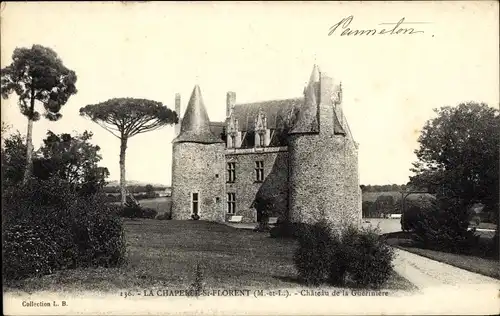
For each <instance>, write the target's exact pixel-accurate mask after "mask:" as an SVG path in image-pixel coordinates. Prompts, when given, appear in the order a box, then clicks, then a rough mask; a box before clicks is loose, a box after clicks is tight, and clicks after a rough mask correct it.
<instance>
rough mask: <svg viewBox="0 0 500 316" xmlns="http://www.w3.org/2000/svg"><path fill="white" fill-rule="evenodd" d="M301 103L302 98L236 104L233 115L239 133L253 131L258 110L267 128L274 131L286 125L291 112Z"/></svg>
mask: <svg viewBox="0 0 500 316" xmlns="http://www.w3.org/2000/svg"><path fill="white" fill-rule="evenodd" d="M303 103H304V98H293V99H284V100H271V101H261V102H254V103H244V104H236V105H235V106H234V109H233V115H234V116H235V118H236V119H238V122H239V128H240V130H241V131H245V132H246V131H253V130H254V129H255V126H254V125H255V119H256V118H257V116H258V114H259V110H260V109H262V111H263V112H264V113H265V115H266V117H267V128H269V129H276V128H277V127H280V126H281V125H282V124H283V123H288V120H289V118H290V114H291V112H292V111H293V110H294V109H298V108H300V107H302V104H303Z"/></svg>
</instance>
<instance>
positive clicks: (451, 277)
mask: <svg viewBox="0 0 500 316" xmlns="http://www.w3.org/2000/svg"><path fill="white" fill-rule="evenodd" d="M395 250H396V259H395V260H394V268H395V270H396V272H398V273H399V274H400V275H401V276H403V277H405V278H406V279H407V280H408V281H410V282H412V283H413V284H415V285H416V286H417V287H418V288H419V289H422V290H424V289H428V288H432V287H438V286H439V287H440V286H443V285H445V286H459V287H464V286H467V287H471V286H475V285H496V286H498V288H499V289H500V280H496V279H493V278H490V277H487V276H484V275H480V274H477V273H473V272H470V271H466V270H463V269H460V268H457V267H454V266H451V265H449V264H445V263H442V262H438V261H435V260H431V259H428V258H425V257H422V256H419V255H416V254H413V253H410V252H407V251H404V250H401V249H395Z"/></svg>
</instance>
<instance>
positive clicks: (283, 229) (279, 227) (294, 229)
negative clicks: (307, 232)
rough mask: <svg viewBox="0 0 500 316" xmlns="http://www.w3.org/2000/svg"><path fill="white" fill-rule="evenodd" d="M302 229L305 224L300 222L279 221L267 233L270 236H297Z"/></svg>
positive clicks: (304, 227) (305, 226) (305, 227)
mask: <svg viewBox="0 0 500 316" xmlns="http://www.w3.org/2000/svg"><path fill="white" fill-rule="evenodd" d="M304 229H307V225H305V224H302V223H291V222H287V221H279V222H277V223H276V225H275V226H274V227H272V228H271V229H270V231H269V235H270V236H271V238H298V237H299V236H300V234H301V231H303V230H304Z"/></svg>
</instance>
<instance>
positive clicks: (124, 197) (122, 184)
mask: <svg viewBox="0 0 500 316" xmlns="http://www.w3.org/2000/svg"><path fill="white" fill-rule="evenodd" d="M120 142H121V143H120V191H121V198H122V199H121V205H122V206H124V205H125V203H126V202H127V193H126V191H125V188H126V186H127V182H126V180H125V151H126V150H127V137H126V136H122V137H121V139H120Z"/></svg>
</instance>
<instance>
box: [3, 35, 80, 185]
mask: <svg viewBox="0 0 500 316" xmlns="http://www.w3.org/2000/svg"><path fill="white" fill-rule="evenodd" d="M1 77H2V79H1V90H2V91H1V94H2V97H3V98H4V99H6V98H8V97H9V95H10V94H12V93H13V92H15V93H16V94H17V95H18V97H19V100H18V104H19V108H20V110H21V114H23V115H24V116H26V118H27V119H28V129H27V133H26V141H27V146H26V168H25V171H24V177H23V180H24V181H25V182H26V181H27V180H28V178H29V177H30V176H31V174H32V172H33V122H35V121H37V120H39V119H40V113H39V112H37V111H36V110H35V105H36V103H41V104H42V105H43V107H44V110H45V113H44V116H45V117H46V118H47V119H49V120H51V121H56V120H58V119H60V118H61V117H62V115H61V113H59V111H60V110H61V107H62V106H63V105H64V104H66V102H67V101H68V99H69V97H70V96H71V95H73V94H75V93H76V92H77V90H76V87H75V83H76V79H77V78H76V74H75V72H74V71H73V70H70V69H68V68H66V67H65V66H64V65H63V62H62V60H61V59H60V58H59V56H58V55H57V53H56V52H55V51H53V50H52V49H50V48H48V47H43V46H41V45H33V46H32V47H31V48H16V49H15V50H14V53H13V54H12V63H11V64H10V65H9V66H7V67H5V68H4V69H2V70H1Z"/></svg>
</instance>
